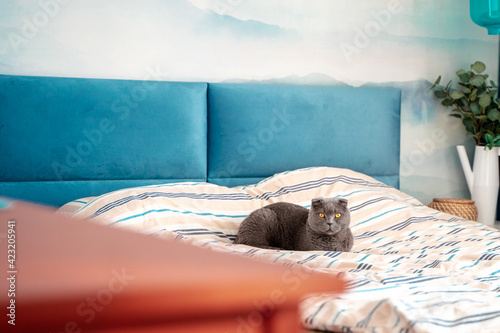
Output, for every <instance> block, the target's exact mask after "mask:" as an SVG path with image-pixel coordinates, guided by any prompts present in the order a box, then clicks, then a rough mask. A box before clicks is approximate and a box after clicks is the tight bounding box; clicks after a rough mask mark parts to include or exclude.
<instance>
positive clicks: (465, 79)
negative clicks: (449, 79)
mask: <svg viewBox="0 0 500 333" xmlns="http://www.w3.org/2000/svg"><path fill="white" fill-rule="evenodd" d="M458 77H459V78H460V81H462V82H469V80H470V77H469V74H467V73H463V74H460V75H458Z"/></svg>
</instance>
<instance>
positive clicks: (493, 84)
mask: <svg viewBox="0 0 500 333" xmlns="http://www.w3.org/2000/svg"><path fill="white" fill-rule="evenodd" d="M490 84H491V86H492V87H493V88H498V86H497V85H496V83H495V82H494V81H493V80H490Z"/></svg>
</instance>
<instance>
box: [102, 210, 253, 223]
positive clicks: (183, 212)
mask: <svg viewBox="0 0 500 333" xmlns="http://www.w3.org/2000/svg"><path fill="white" fill-rule="evenodd" d="M163 212H171V213H179V214H185V215H187V214H194V215H199V216H214V217H228V218H233V219H241V218H245V217H246V216H247V215H225V214H213V213H196V212H191V211H185V210H183V211H181V210H175V209H169V208H164V209H151V210H148V211H146V212H144V213H141V214H135V215H130V216H127V217H124V218H122V219H119V220H117V221H114V222H111V223H110V224H109V225H113V224H117V223H120V222H124V221H129V220H132V219H136V218H142V217H144V216H146V215H148V214H152V213H163Z"/></svg>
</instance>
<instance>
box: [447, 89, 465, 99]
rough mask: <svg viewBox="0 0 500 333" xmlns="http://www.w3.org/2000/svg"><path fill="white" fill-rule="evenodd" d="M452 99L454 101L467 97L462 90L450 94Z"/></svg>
mask: <svg viewBox="0 0 500 333" xmlns="http://www.w3.org/2000/svg"><path fill="white" fill-rule="evenodd" d="M450 97H451V98H453V99H460V98H462V97H465V95H464V93H463V92H461V91H460V90H453V91H452V92H451V94H450Z"/></svg>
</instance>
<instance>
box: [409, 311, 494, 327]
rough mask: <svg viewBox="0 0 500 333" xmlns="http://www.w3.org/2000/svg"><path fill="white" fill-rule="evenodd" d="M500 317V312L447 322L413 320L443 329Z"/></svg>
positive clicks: (440, 320)
mask: <svg viewBox="0 0 500 333" xmlns="http://www.w3.org/2000/svg"><path fill="white" fill-rule="evenodd" d="M496 317H500V311H495V312H486V313H480V314H476V315H472V316H465V317H461V318H458V319H455V320H446V319H441V318H426V319H420V320H413V322H414V323H429V324H433V325H436V326H442V327H456V326H459V325H465V324H473V323H479V322H483V321H486V320H490V319H492V318H496Z"/></svg>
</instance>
